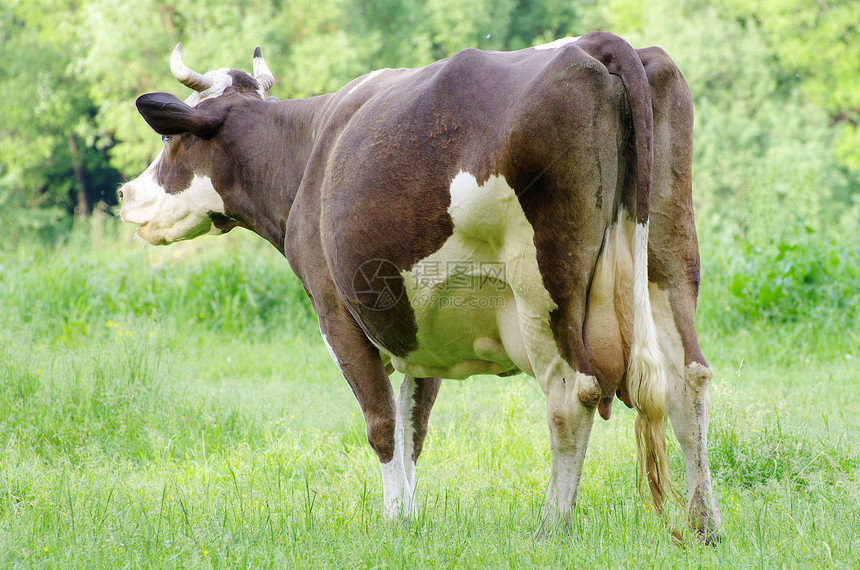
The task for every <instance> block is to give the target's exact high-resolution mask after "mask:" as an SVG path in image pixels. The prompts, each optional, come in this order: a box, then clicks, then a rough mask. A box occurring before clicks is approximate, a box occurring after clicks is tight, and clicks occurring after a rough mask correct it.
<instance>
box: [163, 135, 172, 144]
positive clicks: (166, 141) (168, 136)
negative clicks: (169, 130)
mask: <svg viewBox="0 0 860 570" xmlns="http://www.w3.org/2000/svg"><path fill="white" fill-rule="evenodd" d="M161 142H163V143H164V144H167V143H169V142H170V135H164V136H163V137H161Z"/></svg>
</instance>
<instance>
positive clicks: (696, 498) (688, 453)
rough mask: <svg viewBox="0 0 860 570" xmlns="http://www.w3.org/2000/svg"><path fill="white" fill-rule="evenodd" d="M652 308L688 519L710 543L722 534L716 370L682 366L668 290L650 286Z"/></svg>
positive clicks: (682, 360) (693, 362)
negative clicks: (715, 452)
mask: <svg viewBox="0 0 860 570" xmlns="http://www.w3.org/2000/svg"><path fill="white" fill-rule="evenodd" d="M651 307H652V310H653V314H654V321H655V324H656V325H657V329H658V331H659V342H660V347H661V349H662V351H663V354H664V355H665V357H666V360H667V365H668V381H669V387H668V390H667V394H666V407H667V411H668V413H669V419H670V420H671V421H672V430H673V431H674V432H675V437H676V438H677V439H678V443H680V444H681V451H682V453H683V454H684V467H685V470H686V472H687V493H688V494H687V497H688V502H687V510H688V514H689V517H690V523H691V524H692V526H693V528H694V529H695V530H696V532H698V533H699V535H700V536H701V537H702V538H703V539H704V540H705V541H706V542H710V541H713V540H716V539H718V538H719V537H720V536H721V534H722V515H721V514H720V509H719V507H718V506H717V501H716V497H715V496H714V490H713V487H712V486H711V469H710V465H709V463H708V420H709V414H710V402H709V398H708V385H709V384H710V380H711V378H712V377H713V375H714V373H713V371H712V370H711V368H710V367H709V366H707V365H705V364H701V363H699V362H696V361H695V360H693V361H692V362H690V363H689V364H687V365H686V366H685V365H684V361H685V359H686V357H685V351H684V347H683V342H682V340H681V335H680V333H679V332H678V328H677V326H676V325H675V318H674V313H673V311H672V305H671V303H670V302H669V294H668V292H667V291H663V290H660V289H659V288H657V287H655V286H653V285H652V286H651Z"/></svg>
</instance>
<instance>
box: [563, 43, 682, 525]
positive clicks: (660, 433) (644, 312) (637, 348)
mask: <svg viewBox="0 0 860 570" xmlns="http://www.w3.org/2000/svg"><path fill="white" fill-rule="evenodd" d="M578 44H579V45H582V47H583V48H584V49H585V51H586V52H588V53H589V54H590V55H591V56H592V57H594V58H596V59H598V60H600V61H601V63H603V64H604V65H605V66H606V68H607V69H608V70H609V72H610V73H613V74H615V75H618V76H620V77H621V80H622V82H623V83H624V87H625V89H626V91H627V97H628V100H629V104H630V111H631V115H632V119H633V142H634V146H635V150H636V205H635V212H633V213H632V217H633V218H634V221H635V226H634V227H635V229H634V235H633V236H632V238H633V243H632V244H631V246H632V249H633V338H632V341H631V350H630V359H629V362H628V367H627V378H626V380H627V389H628V391H629V394H630V399H631V401H632V403H633V406H634V407H635V408H636V411H637V412H638V414H637V417H636V428H635V429H636V443H637V447H636V452H637V453H636V455H637V459H638V462H639V475H640V476H639V489H640V492H642V494H643V495H644V492H645V491H644V486H645V482H646V481H647V484H648V487H649V488H650V491H651V497H652V499H653V501H654V506H655V508H656V510H657V511H658V512H662V509H663V503H664V501H665V499H666V498H667V494H668V495H669V496H670V497H671V498H673V499H674V498H677V491H676V490H675V489H676V488H675V485H674V483H673V482H672V478H671V473H670V471H669V460H668V457H667V455H666V430H665V426H666V390H667V370H666V360H665V358H664V357H663V354H662V351H661V349H660V345H659V343H658V340H657V327H656V325H655V323H654V317H653V315H652V313H651V301H650V297H649V293H648V215H649V207H650V206H649V205H650V195H651V169H652V162H653V150H652V141H653V133H654V129H653V109H652V107H651V88H650V85H649V83H648V77H647V75H646V73H645V68H644V67H643V66H642V62H641V60H640V59H639V56H638V54H637V53H636V51H635V50H634V49H633V47H632V46H631V45H630V44H628V43H627V42H626V41H625V40H623V39H621V38H619V37H618V36H615V35H613V34H609V33H606V32H593V33H591V34H588V35H586V36H583V37H582V38H581V39H580V41H579V42H578ZM583 44H585V45H583Z"/></svg>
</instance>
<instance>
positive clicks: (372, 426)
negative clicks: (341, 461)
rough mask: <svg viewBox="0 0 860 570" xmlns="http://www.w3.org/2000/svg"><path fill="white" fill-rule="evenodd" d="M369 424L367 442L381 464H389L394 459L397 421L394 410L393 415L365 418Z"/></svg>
mask: <svg viewBox="0 0 860 570" xmlns="http://www.w3.org/2000/svg"><path fill="white" fill-rule="evenodd" d="M365 421H366V423H367V442H368V443H369V444H370V447H371V448H373V451H375V452H376V455H377V456H378V457H379V461H380V463H388V462H390V461H391V459H392V458H393V457H394V430H395V429H396V425H397V421H396V419H395V417H394V413H393V410H392V413H391V414H386V415H373V416H368V415H366V416H365Z"/></svg>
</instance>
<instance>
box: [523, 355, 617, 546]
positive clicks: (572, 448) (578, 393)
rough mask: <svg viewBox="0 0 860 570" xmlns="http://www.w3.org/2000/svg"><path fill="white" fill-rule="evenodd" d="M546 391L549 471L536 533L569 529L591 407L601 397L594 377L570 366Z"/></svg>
mask: <svg viewBox="0 0 860 570" xmlns="http://www.w3.org/2000/svg"><path fill="white" fill-rule="evenodd" d="M545 391H546V397H547V401H546V411H547V423H548V425H549V438H550V450H551V474H550V478H549V488H548V489H547V497H546V505H545V507H544V514H543V520H542V522H541V526H540V528H539V529H538V532H537V535H538V536H541V535H544V534H547V533H551V532H554V531H556V530H563V531H565V532H569V531H570V513H571V510H572V509H573V507H574V506H575V505H576V496H577V494H578V492H579V482H580V479H581V478H582V466H583V464H584V462H585V452H586V449H587V447H588V438H589V436H590V435H591V426H592V424H593V422H594V408H595V406H596V405H597V402H598V401H599V400H600V396H601V391H600V386H599V385H598V383H597V380H596V379H595V378H594V376H587V375H585V374H582V373H580V372H573V371H570V369H569V368H568V373H567V374H565V376H559V377H556V378H553V379H552V380H550V381H549V385H548V386H547V389H545Z"/></svg>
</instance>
